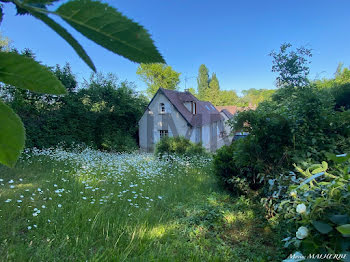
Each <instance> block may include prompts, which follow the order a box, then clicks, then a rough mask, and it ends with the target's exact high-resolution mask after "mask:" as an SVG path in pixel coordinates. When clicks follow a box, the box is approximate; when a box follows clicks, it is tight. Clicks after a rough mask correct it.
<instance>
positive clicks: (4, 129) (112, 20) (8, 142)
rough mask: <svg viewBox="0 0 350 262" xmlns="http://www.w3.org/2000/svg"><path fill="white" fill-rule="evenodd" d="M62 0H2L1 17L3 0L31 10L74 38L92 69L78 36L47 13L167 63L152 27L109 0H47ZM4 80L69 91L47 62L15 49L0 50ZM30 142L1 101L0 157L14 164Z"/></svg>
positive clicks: (102, 41) (110, 45)
mask: <svg viewBox="0 0 350 262" xmlns="http://www.w3.org/2000/svg"><path fill="white" fill-rule="evenodd" d="M58 1H59V0H24V1H19V0H0V3H1V4H0V23H1V21H2V18H3V10H2V7H3V4H2V3H4V4H14V5H15V7H16V8H17V14H20V15H24V14H26V15H31V16H33V17H35V18H37V19H38V20H40V21H42V22H43V23H44V24H46V25H47V26H49V27H50V28H51V29H52V30H54V31H55V32H56V33H57V34H58V35H60V36H61V37H62V38H63V39H64V40H66V41H67V43H69V44H70V45H71V46H72V47H73V49H74V50H75V51H76V53H77V54H78V55H79V56H80V57H81V58H82V59H83V60H84V61H85V63H86V64H87V65H88V66H89V67H90V68H91V69H92V70H93V71H96V68H95V66H94V64H93V62H92V61H91V59H90V57H89V56H88V55H87V54H86V52H85V50H84V49H83V47H82V46H81V45H80V44H79V42H78V41H77V40H75V39H74V38H73V36H72V35H71V34H70V33H69V32H68V31H67V30H66V29H65V28H64V27H62V26H61V25H60V24H58V23H57V22H55V21H54V20H53V19H51V18H50V17H49V16H48V14H51V15H56V16H58V17H60V18H62V19H63V20H64V21H65V22H67V23H68V24H69V25H70V26H72V27H73V28H74V29H76V30H77V31H79V32H80V33H81V34H83V35H84V36H85V37H87V38H89V39H90V40H92V41H94V42H95V43H97V44H99V45H101V46H102V47H104V48H106V49H108V50H110V51H112V52H114V53H116V54H119V55H122V56H124V57H125V58H127V59H129V60H131V61H134V62H137V63H158V62H159V63H164V62H165V61H164V59H163V57H162V56H161V54H160V53H159V52H158V50H157V49H156V47H155V46H154V43H153V40H152V39H151V37H150V35H149V33H148V32H147V31H146V30H145V29H144V28H143V27H142V26H140V25H139V24H137V23H135V22H133V21H132V20H130V19H129V18H127V17H125V16H123V15H122V14H121V13H120V12H118V11H117V10H116V9H115V8H113V7H111V6H109V5H108V4H105V3H101V2H99V1H92V0H72V1H68V2H65V3H63V4H62V5H60V6H59V7H58V8H57V9H56V10H55V11H49V10H47V6H48V5H50V4H51V3H52V2H58ZM0 68H1V70H0V82H2V83H4V84H8V85H12V86H15V87H16V88H22V89H26V90H30V91H34V92H39V93H47V94H53V95H61V94H65V93H66V90H65V88H64V86H63V85H62V83H61V82H60V81H59V80H58V79H57V77H56V76H55V75H54V74H53V72H51V70H49V69H48V68H47V67H45V66H43V65H41V64H39V63H38V62H36V61H35V60H34V59H31V58H28V57H24V56H21V55H19V54H17V53H15V52H0ZM24 143H25V131H24V126H23V123H22V122H21V120H20V118H19V117H18V116H17V115H16V114H15V113H14V112H13V110H12V109H11V108H10V107H8V106H7V105H6V104H5V103H3V102H2V101H0V163H3V164H5V165H7V166H14V164H15V163H16V161H17V159H18V157H19V155H20V153H21V151H22V150H23V147H24Z"/></svg>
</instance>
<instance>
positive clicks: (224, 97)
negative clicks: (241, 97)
mask: <svg viewBox="0 0 350 262" xmlns="http://www.w3.org/2000/svg"><path fill="white" fill-rule="evenodd" d="M237 100H238V96H237V93H236V92H235V91H234V90H220V93H219V103H218V104H217V106H231V105H235V104H236V103H237Z"/></svg>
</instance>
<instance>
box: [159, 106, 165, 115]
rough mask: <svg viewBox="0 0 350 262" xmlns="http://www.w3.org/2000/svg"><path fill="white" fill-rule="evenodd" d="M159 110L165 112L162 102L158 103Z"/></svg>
mask: <svg viewBox="0 0 350 262" xmlns="http://www.w3.org/2000/svg"><path fill="white" fill-rule="evenodd" d="M159 112H160V113H161V114H165V105H164V103H160V105H159Z"/></svg>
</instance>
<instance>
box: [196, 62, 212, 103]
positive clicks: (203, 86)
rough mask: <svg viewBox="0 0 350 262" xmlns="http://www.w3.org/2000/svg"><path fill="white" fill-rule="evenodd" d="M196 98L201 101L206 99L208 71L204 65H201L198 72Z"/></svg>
mask: <svg viewBox="0 0 350 262" xmlns="http://www.w3.org/2000/svg"><path fill="white" fill-rule="evenodd" d="M197 83H198V98H199V99H201V100H203V99H205V97H206V92H207V90H208V89H209V70H208V68H207V67H206V66H205V65H204V64H201V65H200V67H199V70H198V77H197Z"/></svg>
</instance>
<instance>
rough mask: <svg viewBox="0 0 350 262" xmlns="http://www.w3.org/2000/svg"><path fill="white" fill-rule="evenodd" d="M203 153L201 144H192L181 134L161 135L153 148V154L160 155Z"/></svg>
mask: <svg viewBox="0 0 350 262" xmlns="http://www.w3.org/2000/svg"><path fill="white" fill-rule="evenodd" d="M205 153H206V152H205V149H204V147H202V145H201V144H194V143H192V142H191V141H190V140H188V139H186V138H184V137H181V136H177V137H167V136H166V137H163V138H162V139H161V140H160V141H159V142H158V143H157V145H156V148H155V154H156V155H159V156H161V157H162V156H163V155H167V154H176V155H185V156H193V155H204V154H205Z"/></svg>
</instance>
